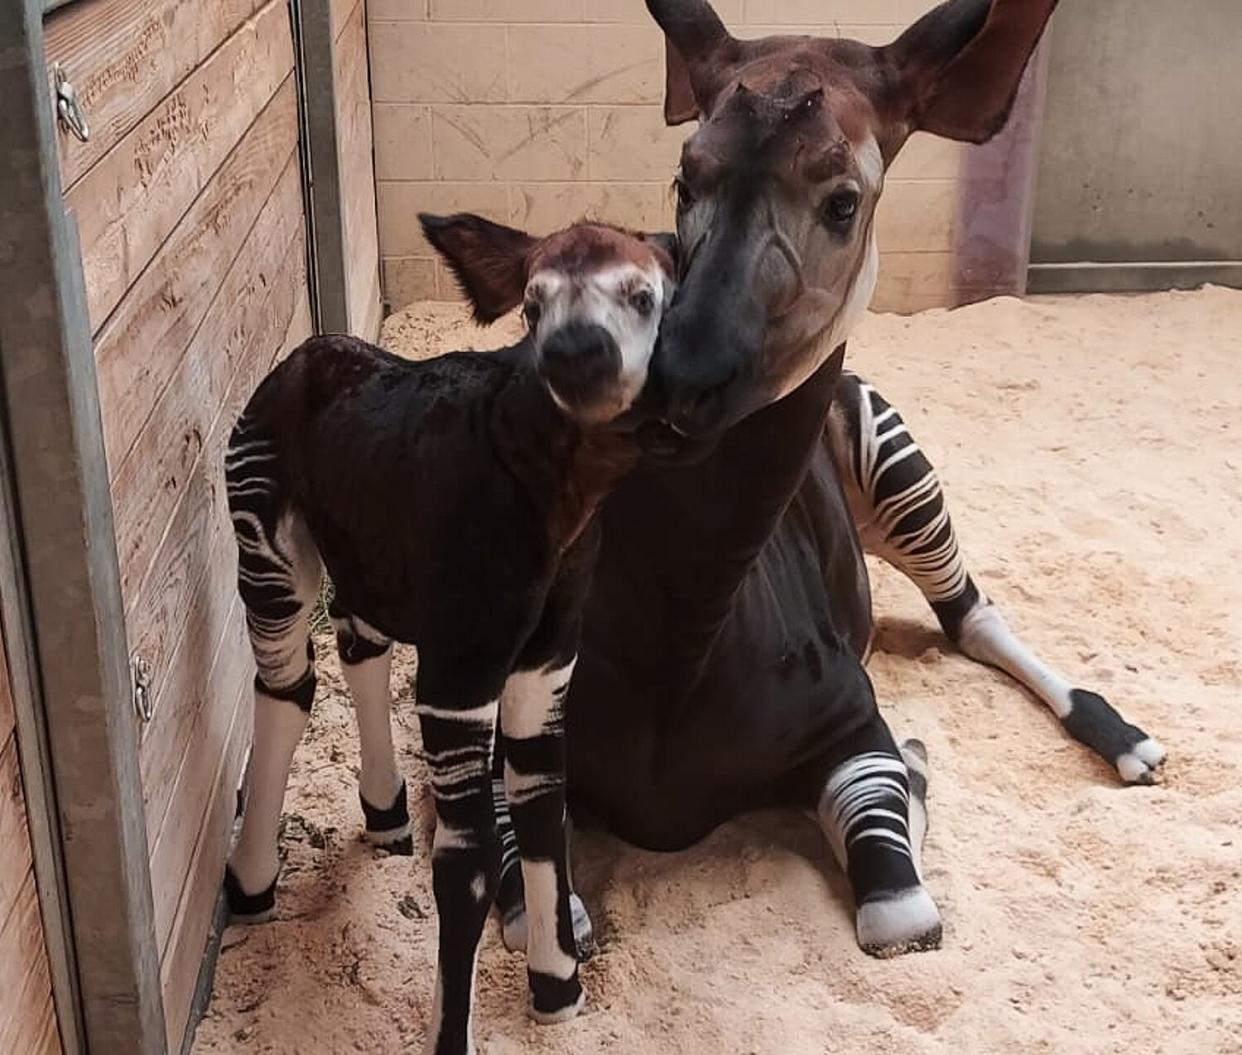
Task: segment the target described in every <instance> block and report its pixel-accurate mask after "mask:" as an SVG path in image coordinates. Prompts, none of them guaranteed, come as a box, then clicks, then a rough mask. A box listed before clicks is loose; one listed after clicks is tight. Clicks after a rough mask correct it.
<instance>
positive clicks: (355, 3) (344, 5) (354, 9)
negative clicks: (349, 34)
mask: <svg viewBox="0 0 1242 1055" xmlns="http://www.w3.org/2000/svg"><path fill="white" fill-rule="evenodd" d="M328 4H329V10H330V11H331V16H330V17H331V25H332V39H333V40H340V39H341V34H342V33H344V32H345V29H346V27H347V26H348V25H349V24H350V22H351V21H352V19H353V17H354V16H355V15H356V14H358V12H360V11H361V12H362V13H363V17H364V18H365V17H366V11H365V8H366V4H365V3H364V0H328Z"/></svg>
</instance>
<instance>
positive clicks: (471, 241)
mask: <svg viewBox="0 0 1242 1055" xmlns="http://www.w3.org/2000/svg"><path fill="white" fill-rule="evenodd" d="M418 221H419V223H421V224H422V226H423V234H424V235H426V237H427V241H429V242H430V243H431V244H432V245H433V246H434V247H435V250H436V252H438V253H439V254H440V256H442V257H443V258H444V262H445V263H446V264H448V266H449V268H450V269H452V272H453V276H454V277H455V278H456V279H457V284H458V285H459V286H460V287H461V290H462V292H463V293H464V294H465V295H466V297H467V298H468V299H469V301H470V303H471V305H472V306H473V307H474V317H475V318H476V319H477V320H478V321H479V322H481V323H489V322H495V321H496V320H497V319H499V318H500V317H501V316H502V315H505V314H507V313H508V312H510V311H512V310H513V309H514V308H516V307H517V306H518V305H519V304H521V303H522V297H523V296H524V295H525V292H526V279H527V271H528V268H529V264H530V254H531V250H532V249H534V247H535V246H536V245H537V244H538V243H537V240H536V239H534V238H532V237H531V236H530V235H528V234H527V233H526V232H525V231H518V230H515V229H514V228H512V227H505V226H504V225H503V224H499V223H492V222H491V220H485V219H483V217H481V216H475V215H474V214H472V213H457V214H456V215H453V216H432V215H431V214H430V213H419V216H418Z"/></svg>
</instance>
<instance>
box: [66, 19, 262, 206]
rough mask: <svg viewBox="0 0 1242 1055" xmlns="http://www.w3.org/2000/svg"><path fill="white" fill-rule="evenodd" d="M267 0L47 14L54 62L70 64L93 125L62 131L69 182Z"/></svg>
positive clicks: (74, 83)
mask: <svg viewBox="0 0 1242 1055" xmlns="http://www.w3.org/2000/svg"><path fill="white" fill-rule="evenodd" d="M264 2H266V0H205V2H203V3H193V4H191V3H185V2H184V0H93V2H90V3H78V4H73V5H71V6H69V7H67V8H65V9H64V10H62V11H58V12H56V13H55V14H53V15H52V17H51V18H49V19H48V20H47V24H46V27H45V30H44V40H45V49H46V53H47V59H48V66H49V68H50V66H51V64H52V63H54V62H59V63H61V64H62V65H63V67H64V69H65V71H66V73H67V74H68V76H69V79H70V81H71V82H72V83H73V85H74V88H75V89H76V91H77V94H78V98H79V100H80V101H81V103H82V106H83V109H84V110H85V111H86V117H87V121H88V122H89V124H90V126H91V138H90V141H89V142H86V143H81V142H79V141H78V140H77V139H76V138H75V137H73V136H69V135H60V136H58V137H57V142H58V145H59V148H60V171H61V181H62V182H63V184H64V186H65V187H66V188H67V189H68V188H71V187H72V186H73V184H74V183H76V182H77V181H78V180H79V179H80V178H81V177H82V176H83V175H84V174H85V173H86V172H87V170H88V169H90V167H91V166H92V165H94V164H95V162H97V161H98V160H99V159H100V158H102V157H103V156H104V155H105V154H107V153H108V151H110V150H111V149H112V148H113V147H114V146H115V145H116V144H117V143H118V142H119V141H120V140H121V138H122V137H124V136H125V135H126V134H127V133H128V132H129V131H130V129H132V128H133V127H134V126H135V125H136V124H137V123H138V122H139V121H140V120H141V119H142V118H143V116H144V115H146V114H148V113H150V112H151V110H152V109H153V108H154V107H155V106H156V105H157V104H158V103H159V102H160V100H161V99H163V98H164V97H165V96H167V95H168V93H169V92H170V91H172V89H173V88H174V87H175V86H176V85H178V84H179V83H181V81H182V80H183V79H184V78H185V77H186V76H187V75H188V74H189V73H190V72H191V71H192V70H194V69H195V68H197V67H198V66H199V65H200V64H201V63H202V62H203V61H204V60H205V59H206V58H207V56H209V55H210V54H211V53H212V52H213V51H215V50H216V48H218V47H219V46H220V45H221V44H222V43H223V42H224V41H225V40H226V39H227V38H228V37H229V35H230V34H231V33H232V32H233V31H234V30H235V29H236V28H237V27H238V26H239V25H241V24H242V22H244V21H245V20H246V18H247V17H249V16H250V15H251V14H252V13H253V12H254V11H255V9H256V8H257V7H259V6H260V5H261V4H262V3H264Z"/></svg>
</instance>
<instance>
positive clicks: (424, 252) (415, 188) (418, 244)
mask: <svg viewBox="0 0 1242 1055" xmlns="http://www.w3.org/2000/svg"><path fill="white" fill-rule="evenodd" d="M377 191H378V193H377V195H376V204H377V207H378V210H379V227H380V254H381V255H382V256H425V257H428V258H430V257H433V256H435V250H434V249H432V248H431V246H430V245H429V244H428V243H427V241H426V239H424V238H423V233H422V229H421V228H420V227H419V225H418V214H419V213H420V212H432V213H440V214H448V213H455V212H474V213H478V214H479V215H480V216H486V217H487V218H488V219H489V220H496V221H497V222H499V223H504V222H505V221H507V220H508V218H509V188H508V187H506V186H504V185H502V184H497V183H443V182H441V183H393V182H388V181H383V182H381V183H380V184H379V187H378V188H377Z"/></svg>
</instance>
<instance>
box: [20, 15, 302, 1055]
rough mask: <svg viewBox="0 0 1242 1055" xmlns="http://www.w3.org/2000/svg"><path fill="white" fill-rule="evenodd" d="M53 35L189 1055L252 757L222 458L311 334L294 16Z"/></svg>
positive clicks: (80, 24) (94, 20)
mask: <svg viewBox="0 0 1242 1055" xmlns="http://www.w3.org/2000/svg"><path fill="white" fill-rule="evenodd" d="M45 40H46V49H47V58H48V62H49V65H51V64H59V65H60V67H61V68H62V69H63V71H64V73H65V74H66V75H67V77H68V78H69V81H70V83H71V84H73V86H74V88H75V90H76V93H77V96H78V98H79V99H80V101H81V104H82V107H83V109H84V111H85V114H86V116H87V119H88V122H89V125H90V128H91V135H90V139H89V141H86V142H82V141H80V140H78V139H76V138H74V137H73V136H71V135H69V134H67V133H64V132H62V134H61V135H60V136H59V140H58V142H59V148H60V171H61V176H62V183H63V186H64V196H65V202H66V204H67V205H68V207H69V209H70V210H71V212H72V215H73V218H74V220H75V221H76V225H77V230H78V234H79V240H80V243H81V254H82V269H83V273H84V278H85V287H86V303H87V311H88V314H89V320H90V330H91V334H92V341H93V346H94V355H95V365H96V376H97V380H98V388H99V403H100V412H101V417H102V425H103V436H104V445H105V448H106V456H107V472H108V477H109V482H110V488H111V495H112V506H113V521H114V525H115V534H116V545H117V556H118V561H119V572H120V585H121V594H122V600H123V604H124V612H125V629H126V637H127V639H128V648H129V651H130V653H131V655H132V656H133V657H134V660H135V661H140V662H141V663H142V664H143V665H144V666H145V667H146V668H147V669H149V671H150V678H149V680H150V689H149V699H150V701H151V704H152V710H151V714H150V717H149V720H147V721H145V722H142V723H141V727H140V732H139V735H140V737H141V748H140V755H139V762H140V770H141V783H142V799H143V807H144V813H145V821H146V841H147V846H148V851H149V865H150V877H151V896H152V899H153V916H154V932H155V942H156V944H157V946H158V955H159V961H160V988H161V990H162V994H163V1012H164V1021H165V1026H166V1031H167V1047H168V1050H170V1051H179V1050H180V1048H181V1044H182V1039H183V1036H184V1032H185V1029H186V1025H187V1022H188V1020H189V1017H190V1011H191V1002H192V999H193V996H194V991H195V985H196V981H197V978H198V974H199V968H200V964H201V961H202V956H203V950H204V948H205V945H206V942H207V935H208V929H209V927H210V924H211V920H212V914H213V907H214V905H215V903H216V897H217V894H218V892H219V884H220V879H221V875H222V872H223V864H224V859H225V856H226V853H227V848H228V845H229V837H230V833H231V828H232V822H233V817H234V812H235V804H236V792H237V788H238V784H239V781H240V777H241V773H242V769H243V765H244V760H245V757H246V752H247V751H248V748H249V744H250V728H251V713H250V711H251V708H250V691H249V690H250V684H251V678H252V673H253V672H252V665H251V664H252V660H251V657H250V652H249V647H248V645H247V643H246V640H245V632H244V625H243V617H242V611H241V607H240V604H239V602H238V598H237V589H236V550H235V545H234V542H233V536H232V529H231V523H230V518H229V514H228V509H227V502H226V499H225V493H224V479H223V458H224V449H225V445H226V443H227V439H228V434H229V432H230V430H231V428H232V426H233V423H234V421H235V420H236V418H237V416H238V414H239V412H240V411H241V408H242V406H243V405H244V403H245V401H246V400H247V399H248V398H249V396H250V394H251V393H252V392H253V390H254V388H255V386H256V385H257V383H258V381H259V380H260V379H261V378H262V377H263V375H264V374H265V373H266V372H267V371H268V369H269V368H270V367H271V366H272V364H273V362H274V361H275V360H276V359H277V358H279V357H280V356H281V355H283V354H284V353H285V352H287V351H288V350H289V349H291V348H292V347H293V346H295V345H296V344H297V343H298V342H300V341H301V340H302V339H303V338H305V337H306V336H308V335H309V334H310V332H311V328H312V327H311V311H310V303H309V297H308V289H307V278H306V235H305V210H304V203H303V194H302V172H301V165H300V159H299V149H298V140H299V112H298V93H297V90H296V82H295V76H294V47H293V35H292V32H291V25H290V16H289V9H288V4H287V0H208V2H204V3H193V4H189V3H185V2H184V0H79V2H77V3H75V4H72V5H70V6H68V7H66V8H64V9H62V10H58V11H56V12H54V13H53V14H52V15H51V16H50V17H49V18H48V20H47V22H46V23H45ZM135 721H136V722H137V719H135ZM0 1047H2V1046H0ZM3 1050H8V1049H3Z"/></svg>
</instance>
